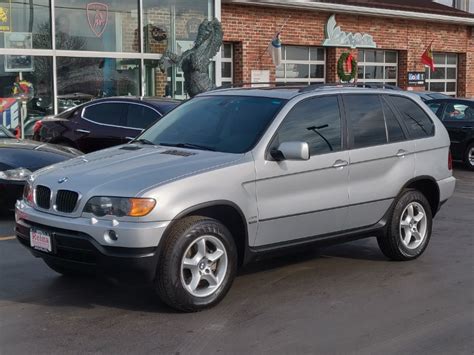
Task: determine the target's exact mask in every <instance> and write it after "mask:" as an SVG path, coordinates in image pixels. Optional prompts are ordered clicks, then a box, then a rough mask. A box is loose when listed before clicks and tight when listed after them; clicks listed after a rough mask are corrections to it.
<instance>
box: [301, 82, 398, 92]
mask: <svg viewBox="0 0 474 355" xmlns="http://www.w3.org/2000/svg"><path fill="white" fill-rule="evenodd" d="M339 87H340V88H368V89H387V90H402V89H401V88H399V87H398V86H396V85H389V84H384V83H380V84H379V83H317V84H311V85H308V86H306V87H304V88H301V89H300V92H308V91H313V90H321V89H328V88H339Z"/></svg>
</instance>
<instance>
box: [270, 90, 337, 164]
mask: <svg viewBox="0 0 474 355" xmlns="http://www.w3.org/2000/svg"><path fill="white" fill-rule="evenodd" d="M291 141H298V142H307V143H308V144H309V148H310V154H311V155H317V154H323V153H329V152H331V151H339V150H341V147H342V144H341V142H342V140H341V115H340V112H339V104H338V100H337V97H336V96H325V97H317V98H312V99H308V100H305V101H303V102H300V103H298V104H296V106H295V107H293V109H292V110H291V111H290V112H289V113H288V115H287V116H286V118H285V120H284V121H283V123H282V124H281V126H280V127H279V128H278V132H277V136H276V139H275V141H274V142H273V143H272V146H273V147H275V148H276V146H278V145H279V144H280V143H283V142H291Z"/></svg>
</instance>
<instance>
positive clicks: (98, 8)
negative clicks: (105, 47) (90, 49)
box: [87, 2, 109, 37]
mask: <svg viewBox="0 0 474 355" xmlns="http://www.w3.org/2000/svg"><path fill="white" fill-rule="evenodd" d="M87 21H88V22H89V27H90V28H91V30H92V32H94V34H95V35H96V37H101V36H102V34H103V33H104V31H105V28H106V27H107V23H108V21H109V7H108V6H107V5H106V4H102V3H100V2H91V3H89V4H87Z"/></svg>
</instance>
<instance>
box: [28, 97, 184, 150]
mask: <svg viewBox="0 0 474 355" xmlns="http://www.w3.org/2000/svg"><path fill="white" fill-rule="evenodd" d="M179 103H180V102H179V101H176V100H171V99H159V98H137V97H133V98H132V97H109V98H105V99H98V100H94V101H89V102H87V103H85V104H82V105H79V106H76V107H73V108H70V109H68V110H66V111H64V112H62V113H60V114H58V115H56V116H49V117H46V118H45V119H43V120H41V121H38V122H37V123H36V125H35V128H34V139H35V140H38V141H41V142H47V143H54V144H60V145H65V146H69V147H74V148H77V149H79V150H81V151H83V152H85V153H90V152H93V151H96V150H100V149H104V148H108V147H112V146H114V145H120V144H124V143H127V142H129V141H131V140H133V139H134V138H135V137H136V136H137V135H138V134H140V133H141V132H142V131H143V130H144V129H145V128H147V127H148V126H150V125H151V124H153V123H154V122H156V121H157V120H159V119H160V118H161V117H163V115H164V114H166V113H167V112H168V111H170V110H172V109H173V108H175V107H176V106H177V105H178V104H179Z"/></svg>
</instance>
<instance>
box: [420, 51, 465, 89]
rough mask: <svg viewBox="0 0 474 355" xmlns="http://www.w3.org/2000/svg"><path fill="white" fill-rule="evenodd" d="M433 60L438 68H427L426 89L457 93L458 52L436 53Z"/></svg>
mask: <svg viewBox="0 0 474 355" xmlns="http://www.w3.org/2000/svg"><path fill="white" fill-rule="evenodd" d="M433 60H434V63H435V66H436V70H435V71H431V70H430V69H429V68H428V67H427V68H426V69H425V77H426V82H425V89H426V90H428V91H437V92H442V93H445V94H446V95H452V96H454V95H456V85H457V79H456V78H457V67H458V65H457V63H458V56H457V54H455V53H434V54H433Z"/></svg>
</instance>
